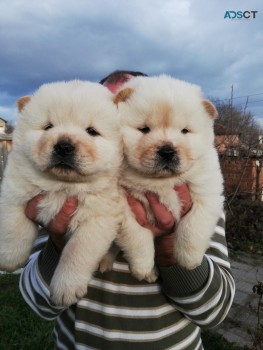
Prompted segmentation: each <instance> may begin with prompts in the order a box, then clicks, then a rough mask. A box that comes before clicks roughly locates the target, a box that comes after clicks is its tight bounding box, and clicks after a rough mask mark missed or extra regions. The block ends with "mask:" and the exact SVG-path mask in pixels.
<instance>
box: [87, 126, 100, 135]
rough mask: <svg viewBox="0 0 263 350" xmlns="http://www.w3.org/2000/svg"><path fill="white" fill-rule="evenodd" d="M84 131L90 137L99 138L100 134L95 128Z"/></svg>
mask: <svg viewBox="0 0 263 350" xmlns="http://www.w3.org/2000/svg"><path fill="white" fill-rule="evenodd" d="M86 131H87V133H88V134H89V135H90V136H93V137H95V136H100V133H99V132H98V131H97V130H96V129H95V128H92V127H89V128H87V129H86Z"/></svg>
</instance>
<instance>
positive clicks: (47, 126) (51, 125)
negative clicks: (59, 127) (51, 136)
mask: <svg viewBox="0 0 263 350" xmlns="http://www.w3.org/2000/svg"><path fill="white" fill-rule="evenodd" d="M53 126H54V125H53V124H52V123H48V124H47V125H46V126H44V130H48V129H52V128H53Z"/></svg>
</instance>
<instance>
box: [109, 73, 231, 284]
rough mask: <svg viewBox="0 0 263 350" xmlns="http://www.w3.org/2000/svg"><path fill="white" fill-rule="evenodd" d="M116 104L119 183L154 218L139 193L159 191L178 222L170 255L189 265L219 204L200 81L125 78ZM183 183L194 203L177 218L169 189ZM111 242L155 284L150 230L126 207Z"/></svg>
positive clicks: (196, 260)
mask: <svg viewBox="0 0 263 350" xmlns="http://www.w3.org/2000/svg"><path fill="white" fill-rule="evenodd" d="M115 103H116V104H117V105H118V108H119V113H120V117H121V130H122V136H123V143H124V164H123V169H122V176H121V185H122V186H124V187H127V188H129V190H130V192H131V194H132V195H133V196H134V197H136V198H138V199H139V200H140V201H141V202H143V204H144V206H145V208H146V209H147V214H148V217H149V219H150V221H151V222H152V223H154V217H153V215H152V213H151V210H150V208H149V205H148V202H147V201H146V200H145V197H144V193H145V192H146V191H152V192H154V193H156V194H157V195H158V197H159V199H160V202H161V203H163V204H164V205H165V206H166V207H167V208H168V209H169V210H170V211H171V213H172V214H173V216H174V217H175V219H176V222H178V224H177V226H176V232H175V238H174V256H175V258H176V260H177V261H178V263H179V265H180V266H182V267H185V268H186V269H194V268H195V267H197V266H198V265H200V264H201V262H202V259H203V255H204V253H205V251H206V249H207V248H208V245H209V241H210V238H211V235H212V234H213V232H214V228H215V225H216V222H217V220H218V218H219V216H220V214H221V212H222V209H223V200H224V199H223V196H222V193H223V179H222V175H221V171H220V166H219V161H218V156H217V153H216V150H215V148H214V132H213V122H214V119H215V118H216V116H217V111H216V109H215V107H214V106H213V105H212V103H211V102H209V101H208V100H204V99H203V97H202V92H201V89H200V88H199V87H198V86H196V85H192V84H189V83H187V82H184V81H179V80H176V79H173V78H171V77H169V76H165V75H163V76H158V77H138V78H135V79H132V80H130V81H129V82H128V83H126V84H125V85H124V86H123V88H122V89H121V90H120V91H119V92H118V93H117V94H116V96H115ZM183 182H186V183H187V184H188V186H189V189H190V193H191V197H192V201H193V206H192V209H191V210H190V212H189V213H188V214H187V215H185V216H184V217H183V218H182V219H181V220H179V219H180V210H181V207H180V203H179V201H178V197H177V195H176V192H175V191H174V189H173V188H174V186H175V185H178V184H181V183H183ZM117 242H118V245H119V246H120V247H121V248H122V249H123V250H124V252H125V254H126V257H127V259H128V260H129V262H130V267H131V271H132V272H133V274H134V275H135V276H136V277H137V278H139V279H143V278H145V279H146V280H148V281H150V282H151V281H154V280H155V279H156V272H155V269H154V242H153V236H152V233H151V232H150V231H149V230H148V229H146V228H143V227H141V226H140V225H139V224H138V223H137V221H136V220H135V218H134V215H133V214H132V212H131V210H130V207H129V206H128V205H127V204H126V205H125V220H124V223H123V228H122V232H121V234H120V235H118V239H117Z"/></svg>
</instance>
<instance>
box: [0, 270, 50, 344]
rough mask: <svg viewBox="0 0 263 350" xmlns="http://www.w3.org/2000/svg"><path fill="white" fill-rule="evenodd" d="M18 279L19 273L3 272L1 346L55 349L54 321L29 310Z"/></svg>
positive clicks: (0, 320)
mask: <svg viewBox="0 0 263 350" xmlns="http://www.w3.org/2000/svg"><path fill="white" fill-rule="evenodd" d="M18 281H19V276H18V275H13V274H1V275H0V305H1V306H0V334H1V336H0V349H3V350H33V349H34V350H35V349H41V350H51V349H54V345H53V339H52V336H51V333H52V328H53V325H52V322H48V321H44V320H42V319H40V318H39V317H38V316H37V315H35V314H34V313H33V311H31V310H30V308H29V307H28V305H27V304H26V303H25V302H24V300H23V298H22V296H21V295H20V292H19V290H18ZM40 344H41V346H40Z"/></svg>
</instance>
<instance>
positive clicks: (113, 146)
mask: <svg viewBox="0 0 263 350" xmlns="http://www.w3.org/2000/svg"><path fill="white" fill-rule="evenodd" d="M18 108H19V110H20V118H19V122H18V125H17V128H16V132H15V144H14V148H15V149H16V150H17V151H18V152H20V153H21V154H22V156H24V157H27V158H28V159H29V160H30V162H31V163H32V165H33V167H34V168H35V169H36V170H37V171H40V172H42V173H45V174H46V175H47V176H51V177H54V178H58V179H60V180H64V181H77V182H79V181H86V179H87V177H88V176H91V175H95V174H99V173H101V172H107V171H112V170H113V169H114V168H116V167H118V166H119V163H120V158H121V156H120V154H121V152H120V148H119V147H120V136H119V118H118V116H117V109H116V106H115V105H114V103H113V101H112V95H111V93H110V92H109V91H107V89H106V88H105V87H103V86H101V85H99V84H96V83H90V82H81V81H71V82H59V83H52V84H46V85H43V86H42V87H41V88H40V89H39V90H38V91H37V92H36V93H35V94H34V95H33V96H30V97H29V96H26V97H23V98H21V99H20V100H18Z"/></svg>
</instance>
